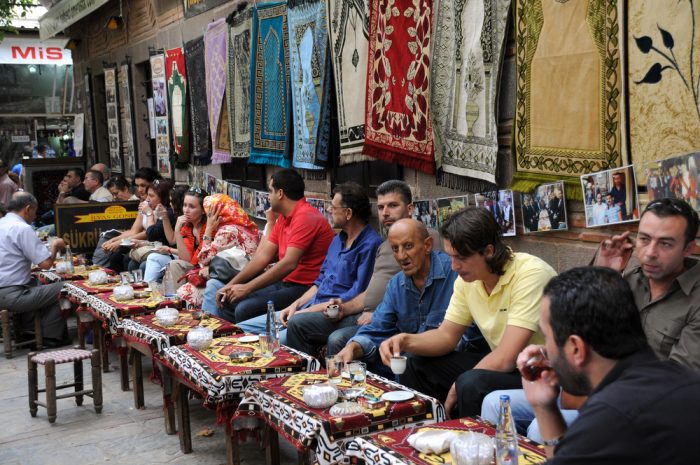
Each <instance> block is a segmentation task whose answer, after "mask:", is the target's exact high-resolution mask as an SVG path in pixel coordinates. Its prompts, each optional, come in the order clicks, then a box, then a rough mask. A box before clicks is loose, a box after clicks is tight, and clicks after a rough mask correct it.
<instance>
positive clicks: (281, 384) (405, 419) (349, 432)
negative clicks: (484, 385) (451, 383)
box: [236, 373, 445, 464]
mask: <svg viewBox="0 0 700 465" xmlns="http://www.w3.org/2000/svg"><path fill="white" fill-rule="evenodd" d="M326 379H327V377H326V374H325V373H303V374H297V375H292V376H289V377H286V378H278V379H271V380H267V381H263V382H261V383H259V384H257V385H254V386H252V387H250V388H249V389H248V390H247V391H246V396H245V398H244V399H243V400H242V401H241V404H240V405H239V407H238V411H237V412H236V416H243V415H255V416H260V417H263V418H264V419H265V420H266V421H267V422H268V424H269V425H270V426H271V427H273V428H274V429H275V430H277V431H278V432H279V433H280V434H282V435H283V436H285V437H286V438H287V439H288V440H289V441H290V442H291V443H292V444H293V445H294V446H295V447H296V448H297V449H299V450H304V449H306V448H309V447H312V446H314V444H315V448H316V459H317V460H318V461H319V463H321V464H330V463H336V462H339V461H340V462H342V461H343V456H344V452H343V450H344V445H345V443H346V441H347V440H349V439H352V438H353V437H355V436H358V435H364V434H369V433H372V432H375V431H386V430H393V429H398V428H404V427H406V426H408V425H423V424H428V423H434V422H436V421H442V420H444V419H445V411H444V408H443V406H442V404H441V403H440V402H438V401H437V400H435V399H433V398H432V397H428V396H425V395H423V394H421V393H419V392H417V391H413V392H414V394H415V397H414V398H412V399H410V400H407V401H403V402H381V403H380V404H379V405H378V406H377V407H376V408H364V409H363V412H362V413H360V414H356V415H350V416H345V417H333V416H331V415H330V408H326V409H315V408H311V407H309V406H308V405H306V404H305V403H304V400H303V391H302V388H303V387H304V386H306V385H309V384H314V383H318V382H320V381H324V380H326ZM343 383H347V381H343ZM343 385H344V384H342V383H341V385H340V387H341V388H342V387H343ZM399 390H410V389H408V388H406V387H405V386H402V385H400V384H398V383H395V382H393V381H389V380H387V379H384V378H381V377H379V376H376V375H374V374H372V373H368V375H367V389H366V391H365V393H366V394H369V395H371V396H373V397H377V398H379V397H381V396H382V394H384V393H385V392H390V391H399Z"/></svg>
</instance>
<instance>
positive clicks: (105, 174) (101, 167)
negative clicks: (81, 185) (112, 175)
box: [90, 163, 109, 187]
mask: <svg viewBox="0 0 700 465" xmlns="http://www.w3.org/2000/svg"><path fill="white" fill-rule="evenodd" d="M90 171H99V172H100V173H102V180H103V183H102V187H107V183H108V182H109V168H107V165H105V164H104V163H95V164H94V165H92V167H91V168H90Z"/></svg>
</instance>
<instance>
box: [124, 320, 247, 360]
mask: <svg viewBox="0 0 700 465" xmlns="http://www.w3.org/2000/svg"><path fill="white" fill-rule="evenodd" d="M196 326H204V327H206V328H209V329H211V330H212V331H213V332H214V337H215V338H218V337H222V336H229V335H232V334H241V333H242V332H243V331H241V329H240V328H239V327H238V326H236V325H235V324H233V323H231V322H229V321H226V320H224V319H223V318H218V317H215V316H211V315H210V316H209V317H208V318H205V319H203V320H195V319H194V318H192V312H191V311H187V310H182V311H180V318H179V319H178V320H177V323H175V324H174V325H172V326H167V327H166V326H161V325H160V324H159V323H158V321H157V320H156V316H155V315H154V314H148V315H139V316H135V317H133V318H132V319H128V320H122V322H121V329H122V335H123V336H124V338H125V339H126V340H127V341H130V342H137V343H141V344H144V345H147V346H150V347H151V350H152V351H153V353H154V354H157V353H159V352H161V351H162V350H165V349H167V348H168V347H171V346H177V345H181V344H184V343H185V342H187V333H189V332H190V330H191V329H192V328H194V327H196Z"/></svg>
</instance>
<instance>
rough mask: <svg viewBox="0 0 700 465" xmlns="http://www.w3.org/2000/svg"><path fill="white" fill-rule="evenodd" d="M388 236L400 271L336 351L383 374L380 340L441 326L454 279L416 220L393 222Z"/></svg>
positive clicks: (444, 256) (443, 257)
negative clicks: (367, 319) (371, 311)
mask: <svg viewBox="0 0 700 465" xmlns="http://www.w3.org/2000/svg"><path fill="white" fill-rule="evenodd" d="M388 240H389V243H390V245H391V250H392V252H393V254H394V259H395V260H396V262H397V263H398V264H399V266H400V267H401V270H402V272H400V273H398V274H396V275H395V276H394V277H393V278H391V280H390V281H389V285H388V286H387V290H386V293H385V294H384V300H383V301H382V303H381V304H379V306H378V307H377V309H376V310H375V311H374V315H373V316H372V322H371V323H370V324H369V325H365V326H361V327H360V329H359V330H358V331H357V333H356V334H355V336H354V337H352V338H351V339H350V340H349V341H348V343H347V345H346V346H345V348H344V349H343V350H341V351H340V352H339V353H338V355H337V356H338V357H340V358H341V359H342V360H343V361H346V362H349V361H350V360H357V359H361V360H363V361H365V362H367V363H368V364H369V365H370V370H371V371H374V372H376V373H382V372H383V373H384V374H387V368H386V367H385V366H384V365H382V361H381V357H380V355H379V346H380V345H381V343H382V342H384V340H386V339H388V338H390V337H391V336H394V335H395V334H399V333H414V334H415V333H422V332H424V331H426V330H429V329H434V328H437V327H438V326H440V323H442V320H443V318H444V317H445V310H446V309H447V306H448V305H449V303H450V298H451V297H452V287H453V285H454V282H455V279H457V273H455V272H454V271H452V265H451V261H450V257H449V255H447V254H445V253H444V252H440V251H437V250H433V238H432V237H431V236H430V234H429V233H428V230H427V229H426V227H425V225H423V224H422V223H420V222H419V221H416V220H413V219H409V218H406V219H402V220H399V221H397V222H396V223H394V224H393V226H392V227H391V229H389V238H388ZM290 339H291V329H290ZM389 358H391V355H390V356H389Z"/></svg>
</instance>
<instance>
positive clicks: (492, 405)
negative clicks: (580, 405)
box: [481, 389, 578, 443]
mask: <svg viewBox="0 0 700 465" xmlns="http://www.w3.org/2000/svg"><path fill="white" fill-rule="evenodd" d="M503 394H506V395H508V396H510V410H511V412H512V413H513V420H515V427H516V428H517V429H518V433H520V434H527V437H528V438H530V439H532V440H533V441H535V442H539V443H542V435H540V428H539V425H538V424H537V419H536V418H535V413H534V412H533V411H532V407H530V403H529V402H528V401H527V399H526V398H525V391H523V390H522V389H509V390H504V391H493V392H492V393H490V394H489V395H487V396H486V397H485V398H484V402H483V403H482V404H481V417H482V418H483V419H485V420H488V421H490V422H492V423H494V424H496V423H498V408H499V406H500V396H501V395H503ZM561 414H562V416H563V417H564V421H565V422H566V424H567V426H568V425H571V423H572V422H573V421H574V420H575V419H576V418H577V417H578V410H562V411H561Z"/></svg>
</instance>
